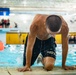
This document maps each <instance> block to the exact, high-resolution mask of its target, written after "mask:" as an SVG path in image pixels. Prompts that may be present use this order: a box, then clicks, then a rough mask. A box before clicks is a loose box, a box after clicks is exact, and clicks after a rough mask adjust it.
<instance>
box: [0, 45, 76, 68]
mask: <svg viewBox="0 0 76 75" xmlns="http://www.w3.org/2000/svg"><path fill="white" fill-rule="evenodd" d="M23 50H24V45H5V49H4V50H3V51H0V66H2V67H6V66H10V67H20V66H22V63H23ZM56 54H57V57H56V62H55V65H56V66H61V65H62V48H61V44H58V45H57V48H56ZM66 64H67V65H76V45H75V44H69V52H68V56H67V61H66ZM33 66H42V64H41V63H39V64H37V61H36V62H35V64H34V65H33Z"/></svg>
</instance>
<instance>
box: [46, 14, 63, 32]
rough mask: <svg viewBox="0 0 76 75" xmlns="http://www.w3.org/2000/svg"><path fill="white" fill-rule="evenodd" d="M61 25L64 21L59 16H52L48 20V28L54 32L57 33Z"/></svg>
mask: <svg viewBox="0 0 76 75" xmlns="http://www.w3.org/2000/svg"><path fill="white" fill-rule="evenodd" d="M61 24H62V20H61V18H60V17H59V16H57V15H50V16H48V17H47V19H46V25H47V27H48V28H49V29H50V30H51V31H53V32H57V31H58V30H59V29H60V27H61Z"/></svg>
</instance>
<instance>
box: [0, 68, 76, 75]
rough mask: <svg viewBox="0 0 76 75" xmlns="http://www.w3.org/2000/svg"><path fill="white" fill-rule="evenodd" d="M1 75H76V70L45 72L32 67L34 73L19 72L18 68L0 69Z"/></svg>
mask: <svg viewBox="0 0 76 75" xmlns="http://www.w3.org/2000/svg"><path fill="white" fill-rule="evenodd" d="M0 75H76V70H69V71H66V70H63V69H61V67H55V68H54V69H53V70H52V71H45V70H44V69H43V68H42V67H32V71H30V72H29V71H28V72H18V71H17V68H7V67H6V68H0Z"/></svg>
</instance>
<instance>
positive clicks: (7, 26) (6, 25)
mask: <svg viewBox="0 0 76 75" xmlns="http://www.w3.org/2000/svg"><path fill="white" fill-rule="evenodd" d="M9 26H10V20H9V19H7V20H6V21H5V28H9Z"/></svg>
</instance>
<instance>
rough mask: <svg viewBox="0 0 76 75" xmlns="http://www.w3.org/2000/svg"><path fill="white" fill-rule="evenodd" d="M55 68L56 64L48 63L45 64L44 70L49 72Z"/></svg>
mask: <svg viewBox="0 0 76 75" xmlns="http://www.w3.org/2000/svg"><path fill="white" fill-rule="evenodd" d="M53 67H54V64H52V63H47V64H45V66H44V68H45V69H46V70H47V71H51V70H52V69H53Z"/></svg>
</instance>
